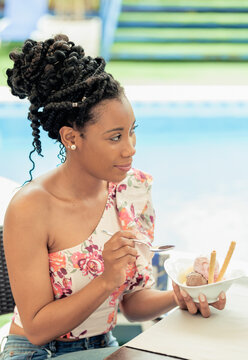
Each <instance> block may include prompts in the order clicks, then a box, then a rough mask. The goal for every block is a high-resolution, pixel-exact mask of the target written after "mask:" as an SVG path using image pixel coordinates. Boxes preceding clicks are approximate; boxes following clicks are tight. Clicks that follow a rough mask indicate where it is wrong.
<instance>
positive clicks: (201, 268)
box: [193, 256, 219, 281]
mask: <svg viewBox="0 0 248 360" xmlns="http://www.w3.org/2000/svg"><path fill="white" fill-rule="evenodd" d="M193 269H194V271H196V272H197V273H199V274H201V275H202V276H204V278H205V279H206V280H208V274H209V259H208V258H207V257H205V256H199V257H197V258H196V259H195V261H194V265H193ZM218 274H219V264H218V262H217V261H216V262H215V268H214V281H216V279H217V277H218Z"/></svg>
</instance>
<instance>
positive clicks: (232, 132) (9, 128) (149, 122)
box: [0, 99, 248, 260]
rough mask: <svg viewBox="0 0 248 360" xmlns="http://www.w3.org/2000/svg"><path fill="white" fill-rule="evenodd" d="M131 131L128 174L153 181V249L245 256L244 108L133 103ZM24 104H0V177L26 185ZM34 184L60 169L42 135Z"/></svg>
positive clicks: (247, 150) (247, 147)
mask: <svg viewBox="0 0 248 360" xmlns="http://www.w3.org/2000/svg"><path fill="white" fill-rule="evenodd" d="M131 102H132V105H133V108H134V112H135V115H136V119H137V123H138V124H139V127H138V128H137V153H136V156H135V160H134V166H135V167H137V168H140V169H142V170H144V171H147V172H149V173H151V174H152V175H153V177H154V186H153V201H154V207H155V210H156V214H157V223H156V232H155V235H156V243H157V244H162V243H165V242H166V243H174V244H176V246H177V249H178V250H182V251H184V250H189V249H190V250H191V251H192V250H194V248H196V250H197V251H199V249H200V250H201V251H202V252H209V250H212V249H215V250H216V251H217V252H219V253H223V254H225V253H226V251H227V248H228V246H229V243H230V241H232V240H236V241H237V250H235V256H236V257H237V258H239V259H241V260H246V254H247V250H248V245H247V238H248V169H247V156H248V101H244V100H240V101H239V100H235V101H231V102H230V101H224V100H222V101H212V100H211V101H209V100H205V101H204V100H201V101H189V100H187V101H186V100H185V101H172V100H169V101H146V102H144V101H141V100H137V99H134V100H132V101H131ZM27 108H28V105H27V103H21V102H17V103H11V104H10V103H8V102H3V103H0V164H1V167H0V176H4V177H7V178H10V179H12V180H15V181H17V182H19V183H20V184H21V183H23V182H24V181H25V180H27V179H28V178H29V175H28V171H29V169H30V168H31V163H30V161H29V160H28V154H29V151H30V149H31V142H32V138H31V129H30V126H29V121H28V120H26V114H27ZM42 144H43V154H44V158H40V157H38V156H36V157H35V159H36V170H35V171H34V175H35V176H37V175H39V174H41V173H43V172H45V171H47V170H49V169H51V168H53V167H54V166H56V165H58V164H59V160H58V159H57V154H58V151H59V150H58V146H57V145H54V143H53V141H52V140H49V139H47V138H46V135H45V136H43V135H42Z"/></svg>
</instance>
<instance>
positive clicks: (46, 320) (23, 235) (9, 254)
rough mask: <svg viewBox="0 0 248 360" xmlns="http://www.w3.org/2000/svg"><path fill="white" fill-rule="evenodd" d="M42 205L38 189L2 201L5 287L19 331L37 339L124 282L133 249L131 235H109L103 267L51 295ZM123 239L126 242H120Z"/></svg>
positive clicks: (73, 322) (79, 316) (82, 314)
mask: <svg viewBox="0 0 248 360" xmlns="http://www.w3.org/2000/svg"><path fill="white" fill-rule="evenodd" d="M47 208H48V206H47V203H44V196H42V194H41V195H40V193H39V191H38V193H35V192H34V193H32V194H28V195H25V196H18V195H17V196H16V197H15V198H14V199H13V200H12V202H11V204H10V205H9V207H8V210H7V212H6V217H5V223H4V246H5V254H6V260H7V266H8V271H9V277H10V283H11V288H12V291H13V295H14V298H15V302H16V304H17V307H18V310H19V313H20V317H21V321H22V324H23V328H24V331H25V335H26V336H27V338H28V339H29V340H30V341H31V342H32V343H33V344H37V345H42V344H45V343H47V342H49V341H51V340H54V339H56V338H58V337H60V336H62V335H64V334H66V333H67V332H69V331H71V330H72V329H74V328H75V327H77V326H78V325H79V324H81V323H82V322H83V321H85V320H86V319H87V318H88V317H89V316H90V315H91V314H92V313H93V312H94V311H95V310H96V309H97V308H98V307H99V306H100V305H101V304H102V303H103V302H104V301H105V300H106V299H107V298H108V296H109V295H110V294H111V293H112V292H113V290H114V289H115V288H116V287H117V286H118V285H121V284H122V283H123V282H124V280H123V279H125V269H126V266H127V264H128V263H132V262H135V259H136V255H137V254H136V250H135V249H134V248H133V245H132V244H133V242H132V241H131V240H128V239H126V238H124V239H123V238H122V237H121V236H120V234H117V235H115V237H112V238H111V240H109V242H108V245H107V246H106V249H107V250H104V256H105V260H106V261H105V263H104V264H105V270H104V273H103V274H102V275H101V276H99V277H98V278H95V279H94V280H92V281H91V282H90V283H89V284H88V285H87V286H85V287H84V288H83V289H81V290H80V291H78V292H77V293H75V294H73V295H71V296H69V297H67V298H63V299H60V300H56V301H54V295H53V290H52V286H51V280H50V276H49V262H48V249H47V244H48V233H47V225H46V224H47V222H48V221H49V210H47ZM130 237H133V234H131V235H130ZM127 243H128V244H129V243H130V244H129V246H125V245H126V244H127ZM112 247H114V249H115V251H112V250H111V248H112Z"/></svg>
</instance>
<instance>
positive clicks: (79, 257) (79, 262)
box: [71, 251, 87, 270]
mask: <svg viewBox="0 0 248 360" xmlns="http://www.w3.org/2000/svg"><path fill="white" fill-rule="evenodd" d="M86 258H87V255H86V254H84V253H81V252H79V251H77V252H75V253H74V254H72V256H71V261H72V263H73V267H74V268H77V269H81V270H82V269H83V267H84V265H85V263H86Z"/></svg>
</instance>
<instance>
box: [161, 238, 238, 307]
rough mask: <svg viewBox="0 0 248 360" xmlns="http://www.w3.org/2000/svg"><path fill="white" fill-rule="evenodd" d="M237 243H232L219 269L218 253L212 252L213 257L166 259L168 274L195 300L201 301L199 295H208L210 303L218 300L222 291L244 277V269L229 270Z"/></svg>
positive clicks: (165, 265)
mask: <svg viewBox="0 0 248 360" xmlns="http://www.w3.org/2000/svg"><path fill="white" fill-rule="evenodd" d="M234 247H235V243H232V244H231V245H230V248H229V250H228V253H227V256H226V258H225V259H224V261H223V262H221V263H222V264H223V265H222V267H221V269H220V270H219V264H218V262H217V261H216V253H215V251H213V252H212V254H211V257H210V258H209V259H208V258H207V257H203V256H200V257H193V256H192V258H189V257H185V258H169V259H168V260H166V261H165V263H164V267H165V271H166V272H167V274H168V276H169V277H170V278H171V280H172V281H174V282H175V283H176V284H177V285H179V287H180V288H181V289H183V290H185V291H186V292H187V293H188V294H189V295H190V296H191V297H192V299H193V300H194V302H199V299H198V297H199V295H200V294H201V293H202V294H204V295H205V296H206V298H207V301H208V303H213V302H215V301H217V300H218V297H219V295H220V293H221V292H222V291H224V292H227V290H228V289H229V288H230V286H231V285H232V284H233V283H234V282H236V281H237V280H239V279H241V278H243V277H244V276H245V273H244V271H243V270H240V269H235V268H232V269H230V270H229V271H227V266H228V264H229V262H230V259H231V256H232V253H233V250H234Z"/></svg>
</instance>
